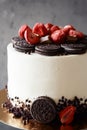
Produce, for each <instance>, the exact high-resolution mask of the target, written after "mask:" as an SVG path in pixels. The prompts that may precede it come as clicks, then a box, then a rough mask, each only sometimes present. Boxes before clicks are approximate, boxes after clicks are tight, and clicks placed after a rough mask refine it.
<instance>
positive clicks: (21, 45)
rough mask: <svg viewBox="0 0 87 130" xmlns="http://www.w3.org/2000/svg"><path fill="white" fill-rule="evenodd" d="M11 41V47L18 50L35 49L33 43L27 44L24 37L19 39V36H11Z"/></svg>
mask: <svg viewBox="0 0 87 130" xmlns="http://www.w3.org/2000/svg"><path fill="white" fill-rule="evenodd" d="M12 43H13V47H14V48H15V49H16V50H17V51H20V52H25V53H27V52H28V53H30V52H33V51H34V49H35V46H34V45H31V44H27V42H26V41H25V40H24V39H21V38H19V37H13V38H12Z"/></svg>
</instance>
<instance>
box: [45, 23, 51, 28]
mask: <svg viewBox="0 0 87 130" xmlns="http://www.w3.org/2000/svg"><path fill="white" fill-rule="evenodd" d="M52 26H53V24H51V23H46V24H45V27H46V29H47V30H50V29H51V27H52Z"/></svg>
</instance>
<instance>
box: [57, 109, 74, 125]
mask: <svg viewBox="0 0 87 130" xmlns="http://www.w3.org/2000/svg"><path fill="white" fill-rule="evenodd" d="M75 111H76V107H74V106H67V107H66V108H65V109H63V110H62V111H61V112H60V113H59V117H60V120H61V123H62V124H70V123H71V122H72V121H73V118H74V114H75Z"/></svg>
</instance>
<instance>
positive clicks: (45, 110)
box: [30, 96, 57, 123]
mask: <svg viewBox="0 0 87 130" xmlns="http://www.w3.org/2000/svg"><path fill="white" fill-rule="evenodd" d="M30 112H31V115H32V117H33V119H35V120H36V121H38V122H40V123H50V122H52V121H53V120H54V119H55V118H56V115H57V110H56V104H55V102H54V101H53V100H52V99H51V98H49V97H46V96H41V97H38V98H37V99H36V100H35V101H34V102H33V103H32V104H31V107H30Z"/></svg>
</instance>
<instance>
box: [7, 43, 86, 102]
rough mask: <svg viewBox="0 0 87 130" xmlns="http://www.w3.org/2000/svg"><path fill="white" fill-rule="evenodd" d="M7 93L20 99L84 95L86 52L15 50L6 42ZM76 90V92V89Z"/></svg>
mask: <svg viewBox="0 0 87 130" xmlns="http://www.w3.org/2000/svg"><path fill="white" fill-rule="evenodd" d="M7 52H8V68H7V69H8V94H9V97H11V98H13V97H15V96H17V97H19V98H20V99H22V100H25V99H27V98H29V99H30V100H34V99H35V98H37V97H38V96H49V97H51V98H52V99H54V100H55V102H57V101H58V99H59V98H61V97H62V96H65V97H66V98H70V99H71V98H73V97H74V96H78V97H86V85H87V79H86V77H87V70H86V69H85V68H86V66H87V60H86V58H87V53H85V54H82V55H67V56H53V57H50V56H42V55H39V54H30V55H29V54H25V53H21V52H18V51H16V50H15V49H14V48H13V46H12V43H10V44H9V45H8V49H7ZM78 90H79V92H78Z"/></svg>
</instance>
